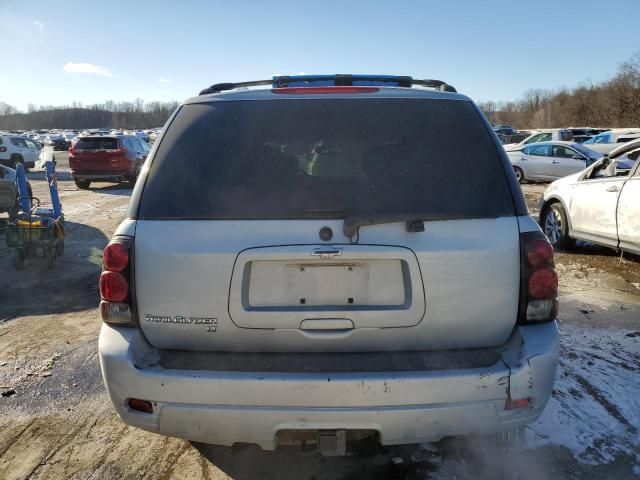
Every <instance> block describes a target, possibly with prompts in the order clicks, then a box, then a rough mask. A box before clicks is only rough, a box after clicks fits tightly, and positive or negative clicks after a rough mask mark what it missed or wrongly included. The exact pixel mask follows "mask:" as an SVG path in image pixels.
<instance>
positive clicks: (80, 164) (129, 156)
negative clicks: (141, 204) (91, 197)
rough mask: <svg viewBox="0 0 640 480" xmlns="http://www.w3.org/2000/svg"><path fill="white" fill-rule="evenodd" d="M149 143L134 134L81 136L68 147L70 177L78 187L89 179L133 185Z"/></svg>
mask: <svg viewBox="0 0 640 480" xmlns="http://www.w3.org/2000/svg"><path fill="white" fill-rule="evenodd" d="M149 150H150V148H149V145H148V144H147V143H146V142H145V141H144V140H140V139H139V138H138V137H136V136H135V135H128V136H106V137H103V136H87V137H80V138H79V139H78V141H77V142H76V143H75V145H73V146H72V147H71V148H70V149H69V167H70V168H71V176H72V177H73V180H74V181H75V182H76V186H77V187H78V188H82V189H86V188H89V187H90V186H91V182H95V181H99V182H129V184H130V185H131V186H132V187H133V185H135V183H136V180H137V178H138V175H139V174H140V170H141V169H142V164H143V163H144V161H145V159H146V158H147V154H148V153H149Z"/></svg>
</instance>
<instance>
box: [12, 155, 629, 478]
mask: <svg viewBox="0 0 640 480" xmlns="http://www.w3.org/2000/svg"><path fill="white" fill-rule="evenodd" d="M56 157H57V159H58V160H59V170H60V176H59V178H60V180H59V188H60V196H61V199H62V202H63V206H64V211H65V217H66V219H67V222H68V239H67V242H66V254H65V256H64V257H61V258H60V259H59V260H58V262H59V263H58V265H57V267H56V268H54V269H52V270H47V269H46V268H45V267H44V265H41V264H33V265H31V266H29V267H28V268H27V269H25V270H23V271H19V272H17V271H14V270H13V268H12V267H11V262H10V252H9V250H8V249H7V248H6V247H5V246H4V238H3V236H4V233H3V229H4V225H5V218H4V217H0V273H1V274H0V392H2V396H1V397H0V479H22V478H79V479H80V478H81V479H90V478H96V479H120V478H153V479H156V478H157V479H173V478H176V479H177V478H194V479H198V478H211V479H223V478H237V479H243V480H244V479H254V478H255V479H269V478H286V479H317V480H319V479H325V478H341V479H358V478H385V479H386V478H398V479H400V478H411V479H428V478H435V479H439V478H458V479H467V478H468V479H471V478H474V479H478V478H487V479H489V478H518V479H546V478H548V479H555V478H588V479H596V478H609V479H627V478H639V477H640V433H639V432H640V259H638V258H637V257H631V256H624V257H621V256H620V255H619V254H617V253H616V252H613V251H609V250H607V249H604V248H600V247H596V246H592V245H586V244H582V245H579V248H578V249H577V250H575V251H572V252H558V253H557V256H556V263H557V268H558V272H559V275H560V301H561V311H560V315H559V317H560V321H559V323H560V328H561V331H562V357H561V361H560V369H559V373H558V378H557V381H556V385H555V389H554V392H553V398H552V400H551V402H550V404H549V406H548V407H547V409H546V410H545V413H544V414H543V416H542V418H541V419H540V420H539V421H538V422H536V423H535V424H533V425H531V426H530V427H528V428H527V432H526V438H525V441H524V445H522V446H521V447H518V448H515V447H514V448H513V449H511V450H509V451H507V452H505V451H502V450H499V449H497V448H496V447H495V446H492V445H493V444H492V443H491V442H488V441H486V440H484V439H470V440H462V441H455V442H454V441H445V442H441V443H440V444H439V445H436V446H435V448H434V446H432V445H428V446H411V447H402V448H392V449H385V450H382V449H379V450H375V451H371V452H368V453H367V454H366V455H359V456H354V457H345V458H322V457H320V456H318V455H301V454H300V453H298V452H297V451H291V450H283V451H278V452H274V453H265V452H262V451H260V450H259V449H258V448H257V447H251V446H246V447H234V448H224V447H215V446H211V445H202V444H195V443H189V442H186V441H183V440H178V439H170V438H165V437H162V436H159V435H154V434H151V433H147V432H144V431H141V430H137V429H134V428H130V427H127V426H125V425H124V424H123V423H122V422H120V421H119V419H118V417H117V415H116V414H115V412H114V411H113V409H112V407H111V405H110V403H109V401H108V399H107V396H106V393H105V391H104V387H103V385H102V379H101V375H100V368H99V365H98V359H97V336H98V331H99V328H100V321H99V320H98V318H97V315H96V305H97V303H98V291H97V280H98V275H99V270H100V261H101V253H102V249H103V248H104V246H105V245H106V243H107V241H108V238H109V237H110V236H111V235H112V233H113V232H114V230H115V228H116V227H117V225H118V223H119V222H120V221H121V219H122V218H123V216H124V214H125V211H126V206H127V202H128V199H129V194H130V190H128V189H126V188H123V187H119V186H114V185H110V184H97V185H96V188H95V189H93V190H92V191H81V190H78V189H77V188H76V187H75V185H74V184H73V182H72V181H70V179H69V177H68V174H66V173H65V169H66V157H65V156H64V155H61V154H58V153H57V154H56ZM29 177H30V181H31V184H32V186H33V190H34V194H35V195H36V196H40V197H42V198H44V199H48V194H47V190H46V183H45V182H44V181H43V174H42V172H37V171H34V172H32V173H30V174H29ZM544 188H545V186H544V185H525V186H524V191H525V194H526V197H527V202H528V204H529V205H530V208H531V209H532V211H534V210H536V209H537V202H538V200H539V198H540V195H541V193H542V192H543V191H544ZM432 450H433V451H432Z"/></svg>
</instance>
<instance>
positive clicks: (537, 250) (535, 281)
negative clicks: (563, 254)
mask: <svg viewBox="0 0 640 480" xmlns="http://www.w3.org/2000/svg"><path fill="white" fill-rule="evenodd" d="M557 296H558V275H557V274H556V270H555V264H554V261H553V247H552V246H551V244H550V243H549V240H547V237H546V236H545V235H544V234H543V233H542V232H526V233H522V234H520V304H519V312H518V322H519V323H520V324H527V323H540V322H549V321H552V320H555V318H556V315H557V313H558V300H557V299H556V297H557Z"/></svg>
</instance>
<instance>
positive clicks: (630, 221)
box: [540, 140, 640, 255]
mask: <svg viewBox="0 0 640 480" xmlns="http://www.w3.org/2000/svg"><path fill="white" fill-rule="evenodd" d="M638 157H640V140H636V141H633V142H629V143H626V144H625V145H623V146H621V147H619V148H617V149H616V150H614V151H613V152H611V154H609V155H608V156H606V157H604V158H603V159H601V160H599V161H597V162H596V163H594V164H593V165H592V166H591V167H589V168H587V169H586V170H584V171H582V172H580V173H576V174H574V175H570V176H568V177H565V178H561V179H560V180H557V181H555V182H553V183H552V184H551V185H549V187H548V188H547V190H546V191H545V192H544V195H543V199H542V208H541V209H540V225H541V226H542V229H543V230H544V233H545V234H546V235H547V237H549V241H550V242H551V243H552V244H553V246H554V247H560V248H569V247H572V246H573V245H574V244H575V240H586V241H589V242H593V243H597V244H600V245H604V246H607V247H611V248H614V249H616V250H622V251H627V252H631V253H635V254H636V255H640V161H638Z"/></svg>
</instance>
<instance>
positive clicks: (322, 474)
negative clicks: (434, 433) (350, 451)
mask: <svg viewBox="0 0 640 480" xmlns="http://www.w3.org/2000/svg"><path fill="white" fill-rule="evenodd" d="M192 446H193V447H194V448H196V449H197V450H198V451H199V452H200V454H201V455H202V456H203V457H205V458H206V459H207V460H209V461H210V462H211V463H213V464H214V465H215V466H216V467H217V468H219V469H220V470H222V471H223V472H225V473H226V474H227V475H229V476H230V477H232V478H234V479H236V480H258V479H260V480H266V479H282V480H294V479H295V480H299V479H305V480H306V479H308V480H325V479H340V480H356V479H364V478H366V479H372V480H382V479H384V480H395V479H416V480H417V479H424V478H428V477H425V475H426V474H427V473H428V472H430V471H434V470H435V469H436V467H435V465H433V464H430V463H429V462H424V461H421V462H413V461H412V460H411V454H412V452H413V451H414V450H415V447H414V446H406V447H391V448H382V447H380V446H378V448H367V449H366V450H365V451H360V452H358V453H357V454H355V455H353V456H346V457H323V456H322V455H320V454H319V453H313V454H303V453H301V452H300V449H299V448H294V447H286V448H279V449H278V450H276V451H273V452H269V451H264V450H262V449H261V448H260V447H258V446H256V445H234V446H233V447H222V446H218V445H208V444H204V443H195V442H193V443H192ZM394 459H395V461H394ZM399 459H402V461H400V460H399Z"/></svg>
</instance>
